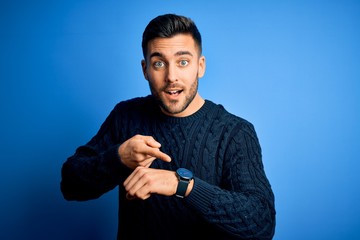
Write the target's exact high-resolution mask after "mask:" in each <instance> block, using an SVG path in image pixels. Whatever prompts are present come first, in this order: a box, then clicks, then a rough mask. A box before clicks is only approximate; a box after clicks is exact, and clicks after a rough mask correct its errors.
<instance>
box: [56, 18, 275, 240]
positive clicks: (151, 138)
mask: <svg viewBox="0 0 360 240" xmlns="http://www.w3.org/2000/svg"><path fill="white" fill-rule="evenodd" d="M142 48H143V54H144V60H142V62H141V65H142V69H143V73H144V77H145V79H146V80H147V81H148V83H149V86H150V90H151V95H149V96H145V97H139V98H134V99H130V100H127V101H122V102H120V103H118V104H117V105H116V106H115V108H114V109H113V110H112V111H111V113H110V114H109V116H108V117H107V119H106V120H105V122H104V123H103V124H102V126H101V128H100V129H99V131H98V132H97V134H96V135H95V136H94V137H93V138H92V139H91V140H90V141H89V142H88V143H87V144H85V145H83V146H80V147H79V148H77V150H76V152H75V154H74V155H73V156H71V157H69V158H68V159H67V161H66V162H65V163H64V164H63V167H62V181H61V191H62V193H63V195H64V198H65V199H67V200H80V201H83V200H89V199H95V198H98V197H100V196H101V195H102V194H104V193H106V192H108V191H110V190H112V189H114V188H115V187H117V186H119V228H118V239H157V240H159V239H194V238H195V237H197V236H199V235H203V236H204V235H206V236H211V238H210V239H272V237H273V235H274V230H275V206H274V195H273V192H272V189H271V185H270V183H269V181H268V179H267V177H266V175H265V172H264V168H263V163H262V156H261V148H260V145H259V141H258V138H257V135H256V132H255V130H254V127H253V125H252V124H251V123H249V122H248V121H246V120H244V119H242V118H240V117H238V116H235V115H233V114H231V113H229V112H227V111H226V110H225V109H224V108H223V107H222V106H221V105H218V104H215V103H213V102H211V101H210V100H205V99H203V98H202V97H201V96H200V94H199V92H198V83H199V80H198V79H199V78H201V77H202V76H203V75H204V73H205V67H206V64H205V57H204V56H203V55H202V46H201V36H200V33H199V31H198V29H197V27H196V25H195V24H194V22H193V21H192V20H191V19H189V18H186V17H183V16H178V15H174V14H166V15H161V16H158V17H156V18H155V19H153V20H152V21H150V23H149V24H148V26H147V27H146V29H145V31H144V33H143V42H142Z"/></svg>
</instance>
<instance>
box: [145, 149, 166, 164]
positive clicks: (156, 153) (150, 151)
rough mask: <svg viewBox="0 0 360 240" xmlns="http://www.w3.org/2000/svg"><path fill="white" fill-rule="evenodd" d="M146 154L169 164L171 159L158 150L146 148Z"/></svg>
mask: <svg viewBox="0 0 360 240" xmlns="http://www.w3.org/2000/svg"><path fill="white" fill-rule="evenodd" d="M147 154H148V155H150V156H153V157H156V158H158V159H160V160H163V161H165V162H171V157H170V156H169V155H167V154H166V153H164V152H162V151H160V149H158V148H148V151H147Z"/></svg>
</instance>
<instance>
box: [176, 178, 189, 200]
mask: <svg viewBox="0 0 360 240" xmlns="http://www.w3.org/2000/svg"><path fill="white" fill-rule="evenodd" d="M188 185H189V180H182V179H179V183H178V186H177V189H176V193H175V196H177V197H179V198H184V197H185V193H186V190H187V188H188Z"/></svg>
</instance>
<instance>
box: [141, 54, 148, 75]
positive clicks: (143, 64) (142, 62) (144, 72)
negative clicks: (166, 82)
mask: <svg viewBox="0 0 360 240" xmlns="http://www.w3.org/2000/svg"><path fill="white" fill-rule="evenodd" d="M141 68H142V71H143V74H144V78H145V79H146V80H149V79H148V75H147V72H146V62H145V60H144V59H143V60H141Z"/></svg>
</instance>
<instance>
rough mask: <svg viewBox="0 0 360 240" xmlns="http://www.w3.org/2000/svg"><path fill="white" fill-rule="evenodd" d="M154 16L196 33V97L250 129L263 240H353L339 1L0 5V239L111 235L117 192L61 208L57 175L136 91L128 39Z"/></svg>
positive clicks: (355, 9) (354, 174) (351, 19)
mask: <svg viewBox="0 0 360 240" xmlns="http://www.w3.org/2000/svg"><path fill="white" fill-rule="evenodd" d="M164 13H177V14H181V15H186V16H189V17H191V18H192V19H193V20H194V21H195V22H196V23H197V25H198V28H199V30H200V32H201V33H202V37H203V49H204V51H203V53H204V55H205V57H206V59H207V71H206V74H205V76H204V77H203V78H202V79H201V80H200V86H199V91H200V94H201V95H202V96H203V97H204V98H206V99H210V100H212V101H214V102H216V103H220V104H222V105H223V106H224V107H225V108H226V109H227V110H229V111H230V112H232V113H234V114H236V115H238V116H241V117H243V118H245V119H247V120H249V121H250V122H252V123H253V124H254V125H255V128H256V131H257V133H258V137H259V140H260V143H261V146H262V151H263V162H264V166H265V170H266V173H267V176H268V178H269V180H270V182H271V185H272V187H273V190H274V193H275V198H276V210H277V225H276V234H275V237H274V239H276V240H304V239H307V240H312V239H316V240H318V239H326V240H335V239H338V240H343V239H360V218H359V216H360V205H359V202H360V187H359V183H360V177H359V176H360V174H359V169H360V161H359V160H360V158H359V153H360V126H359V123H360V45H359V43H360V2H359V1H348V0H339V1H317V0H314V1H258V0H254V1H253V0H247V1H226V0H224V1H207V0H203V1H202V0H197V1H195V0H191V1H187V0H183V1H165V0H158V1H136V0H134V1H120V0H117V1H115V0H111V1H106V0H105V1H104V0H72V1H69V0H62V1H60V0H58V1H52V0H48V1H45V0H44V1H40V0H32V1H25V0H5V1H1V3H0V130H1V132H0V141H1V142H0V161H1V162H0V163H1V165H0V190H1V195H0V239H6V240H14V239H22V240H23V239H36V240H43V239H44V240H45V239H46V240H48V239H52V240H63V239H66V240H72V239H74V240H75V239H76V240H79V239H87V240H92V239H94V240H98V239H104V240H108V239H115V237H116V231H117V210H118V209H117V189H115V190H114V191H111V192H109V193H107V194H105V195H103V196H102V197H100V198H99V199H96V200H91V201H87V202H67V201H65V200H64V199H63V197H62V195H61V192H60V170H61V166H62V164H63V162H64V161H65V160H66V158H67V157H68V156H70V155H72V154H73V153H74V151H75V149H76V147H77V146H79V145H81V144H84V143H86V142H87V141H88V140H89V139H90V138H91V137H92V136H93V135H94V134H95V133H96V132H97V130H98V129H99V127H100V125H101V123H102V122H103V121H104V120H105V118H106V116H107V115H108V114H109V112H110V111H111V109H112V108H113V107H114V106H115V104H116V103H117V102H119V101H121V100H125V99H128V98H132V97H137V96H145V95H147V94H149V89H148V84H147V82H146V81H145V80H144V78H143V76H142V72H141V65H140V61H141V60H142V52H141V36H142V32H143V30H144V28H145V26H146V25H147V23H148V22H149V21H150V20H151V19H152V18H154V17H156V16H157V15H160V14H164ZM139 228H140V230H141V226H139Z"/></svg>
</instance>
